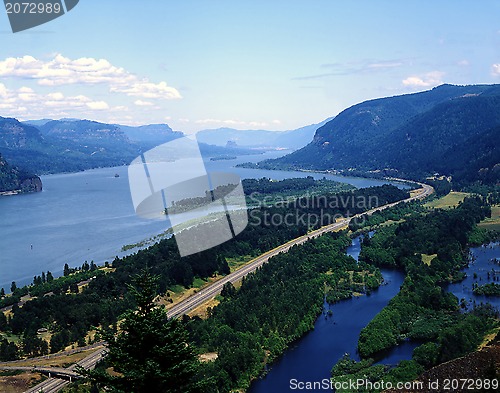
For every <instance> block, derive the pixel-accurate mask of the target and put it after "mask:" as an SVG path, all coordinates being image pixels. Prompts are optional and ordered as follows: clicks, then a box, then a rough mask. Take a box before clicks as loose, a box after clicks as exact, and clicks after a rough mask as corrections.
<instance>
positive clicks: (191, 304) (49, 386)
mask: <svg viewBox="0 0 500 393" xmlns="http://www.w3.org/2000/svg"><path fill="white" fill-rule="evenodd" d="M396 180H402V181H404V180H403V179H396ZM417 184H419V185H420V186H421V187H422V188H421V189H419V190H418V193H416V195H414V196H413V197H410V198H408V199H405V200H403V201H398V202H394V203H389V204H387V205H384V206H381V207H378V208H375V209H371V210H369V211H367V212H365V213H363V214H368V215H371V214H373V213H375V212H376V211H379V210H384V209H387V208H389V207H392V206H395V205H397V204H398V203H401V202H411V201H414V200H417V199H423V198H425V197H427V196H429V195H430V194H432V193H433V192H434V189H433V188H432V187H431V186H429V185H427V184H423V183H417ZM361 215H362V214H358V215H355V216H352V217H349V218H345V219H342V220H340V221H338V222H336V223H334V224H331V225H327V226H324V227H321V228H319V229H317V230H315V231H312V232H310V233H308V234H306V235H304V236H300V237H298V238H296V239H293V240H291V241H289V242H287V243H285V244H283V245H281V246H279V247H276V248H275V249H273V250H271V251H268V252H266V253H264V254H262V255H260V256H259V257H257V258H255V259H254V260H252V261H251V262H250V263H248V264H247V265H245V266H244V267H242V268H241V269H238V270H237V271H235V272H233V273H231V274H229V275H227V276H225V277H224V278H222V279H220V280H218V281H216V282H215V283H213V284H211V285H210V286H208V287H206V288H203V289H202V290H200V291H199V292H197V293H196V294H194V295H192V296H190V297H189V298H187V299H185V300H183V301H182V302H180V303H178V304H176V305H175V306H174V307H172V308H171V309H170V310H169V311H168V315H169V317H170V318H177V317H180V316H182V315H184V314H186V313H188V312H189V311H191V310H193V309H195V308H196V307H199V306H200V305H202V304H203V303H204V302H206V301H207V300H209V299H211V298H213V297H215V296H216V295H218V294H219V293H220V292H221V291H222V287H223V286H224V284H226V283H228V282H231V283H235V282H237V281H239V280H241V279H242V278H243V277H244V276H246V275H247V274H249V273H252V272H254V271H255V270H256V269H257V268H259V267H260V266H262V265H263V264H264V263H266V262H267V261H268V260H269V258H271V257H273V256H275V255H278V254H279V253H281V252H287V251H288V250H289V249H290V248H291V247H293V246H295V245H298V244H302V243H304V242H306V241H308V240H310V239H313V238H316V237H318V236H321V235H322V234H324V233H327V232H332V231H337V230H340V229H342V228H345V227H347V226H348V225H349V222H351V220H352V219H354V218H356V217H359V216H361ZM105 352H106V349H105V348H101V349H99V350H97V351H96V352H94V353H93V354H91V355H89V356H87V357H86V358H85V359H83V360H81V361H80V362H78V363H77V364H78V365H80V366H82V367H83V368H85V369H92V368H94V367H95V365H96V363H97V362H98V361H99V360H101V359H102V358H103V357H104V356H105ZM75 368H76V365H73V366H71V367H68V370H70V371H73V370H74V369H75ZM68 383H69V381H65V380H62V379H55V378H49V379H47V380H46V381H44V382H42V383H41V384H38V385H37V386H35V387H33V388H31V389H30V390H27V391H26V392H25V393H39V392H40V391H43V393H56V392H58V391H59V390H60V389H62V388H63V387H64V386H66V385H67V384H68Z"/></svg>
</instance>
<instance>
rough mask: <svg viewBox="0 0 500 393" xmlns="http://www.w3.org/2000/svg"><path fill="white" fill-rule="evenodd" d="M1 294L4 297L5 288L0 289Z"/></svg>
mask: <svg viewBox="0 0 500 393" xmlns="http://www.w3.org/2000/svg"><path fill="white" fill-rule="evenodd" d="M0 296H1V297H4V296H5V289H3V288H2V289H0Z"/></svg>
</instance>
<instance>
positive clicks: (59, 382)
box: [25, 348, 106, 393]
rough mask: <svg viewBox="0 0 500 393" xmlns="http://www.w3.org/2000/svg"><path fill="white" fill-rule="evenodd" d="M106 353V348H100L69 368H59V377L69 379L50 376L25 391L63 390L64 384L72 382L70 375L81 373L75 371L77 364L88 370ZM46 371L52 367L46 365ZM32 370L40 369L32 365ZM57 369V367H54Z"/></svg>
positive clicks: (33, 392)
mask: <svg viewBox="0 0 500 393" xmlns="http://www.w3.org/2000/svg"><path fill="white" fill-rule="evenodd" d="M105 354H106V348H99V349H98V350H97V351H95V352H94V353H91V354H90V355H89V356H87V357H86V358H84V359H82V360H80V361H79V362H78V363H76V364H73V365H72V366H70V367H68V368H67V369H59V368H57V374H56V375H58V376H59V377H67V378H68V380H66V379H60V378H54V377H50V378H48V379H46V380H45V381H43V382H42V383H39V384H38V385H36V386H34V387H32V388H31V389H29V390H27V391H26V392H25V393H39V392H43V393H56V392H58V391H59V390H61V389H62V388H63V387H64V386H66V385H67V384H69V383H70V381H69V376H72V377H73V378H74V376H75V375H76V376H78V375H79V374H78V373H77V372H76V371H75V369H76V367H77V366H81V367H83V368H84V369H86V370H91V369H93V368H94V367H95V365H96V364H97V362H99V360H101V359H102V358H103V357H104V356H105ZM43 369H44V371H45V372H44V373H45V374H46V373H47V372H46V371H47V369H50V367H44V368H43ZM30 370H34V371H40V370H37V369H36V368H33V367H31V368H30ZM54 370H56V369H54ZM64 370H66V373H64Z"/></svg>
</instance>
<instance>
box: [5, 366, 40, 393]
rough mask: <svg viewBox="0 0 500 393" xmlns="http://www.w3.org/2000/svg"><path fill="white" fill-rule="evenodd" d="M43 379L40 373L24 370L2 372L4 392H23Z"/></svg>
mask: <svg viewBox="0 0 500 393" xmlns="http://www.w3.org/2000/svg"><path fill="white" fill-rule="evenodd" d="M41 381H42V376H41V375H40V374H35V373H29V372H23V373H17V372H11V371H9V372H5V371H2V372H0V386H1V387H2V393H22V392H25V391H26V390H28V389H29V388H30V387H32V386H33V385H36V384H37V383H39V382H41Z"/></svg>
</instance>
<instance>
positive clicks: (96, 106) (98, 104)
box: [87, 101, 109, 111]
mask: <svg viewBox="0 0 500 393" xmlns="http://www.w3.org/2000/svg"><path fill="white" fill-rule="evenodd" d="M87 106H88V107H89V108H90V109H92V110H95V111H101V110H104V109H109V105H108V103H107V102H104V101H94V102H87Z"/></svg>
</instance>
